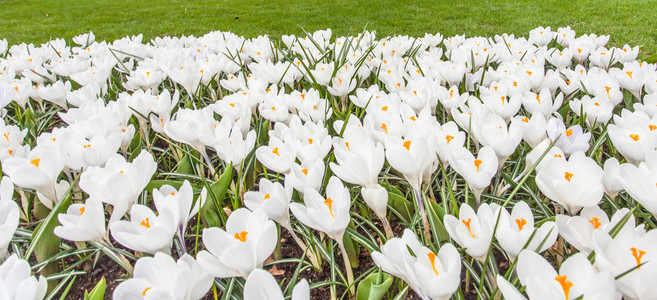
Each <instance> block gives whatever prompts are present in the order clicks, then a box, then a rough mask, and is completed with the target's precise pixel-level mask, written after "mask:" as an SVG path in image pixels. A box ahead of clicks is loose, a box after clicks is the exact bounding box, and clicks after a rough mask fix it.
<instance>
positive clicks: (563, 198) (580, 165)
mask: <svg viewBox="0 0 657 300" xmlns="http://www.w3.org/2000/svg"><path fill="white" fill-rule="evenodd" d="M603 176H604V171H602V168H600V166H598V164H597V163H596V162H595V161H594V160H593V159H592V158H590V157H587V156H586V155H584V152H581V151H578V152H575V153H574V154H573V155H571V156H570V159H568V161H566V159H565V158H562V157H553V158H550V159H549V160H548V161H546V162H545V166H544V167H543V168H541V169H540V170H538V173H537V175H536V185H537V186H538V188H539V189H540V190H541V192H542V193H543V194H545V196H547V197H548V198H550V199H551V200H552V201H555V202H557V203H559V204H560V205H561V206H563V207H564V208H565V209H566V210H567V211H568V213H570V214H571V215H572V214H576V213H577V212H578V211H579V210H580V209H582V208H583V207H591V206H595V205H597V204H598V203H599V202H600V200H602V194H603V193H604V185H603V184H602V177H603Z"/></svg>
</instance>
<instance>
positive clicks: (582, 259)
mask: <svg viewBox="0 0 657 300" xmlns="http://www.w3.org/2000/svg"><path fill="white" fill-rule="evenodd" d="M516 272H517V273H518V278H519V279H520V283H521V284H522V285H523V286H525V287H526V290H525V292H526V293H527V295H528V296H529V299H532V300H534V299H545V300H548V299H564V300H569V299H570V300H572V299H577V298H579V297H581V296H583V297H584V299H609V300H611V299H615V288H614V277H613V276H612V275H611V273H610V272H605V271H602V272H599V271H597V270H596V268H594V267H593V266H592V265H591V263H590V262H589V261H588V259H586V256H584V254H581V253H576V254H574V255H573V256H571V257H569V258H567V259H566V260H565V261H564V262H563V264H561V268H560V269H559V272H557V271H555V270H554V268H553V267H552V265H551V264H550V263H549V262H547V261H546V260H545V258H543V257H541V256H540V255H539V254H536V253H535V252H533V251H529V250H523V251H522V252H520V256H518V264H517V267H516ZM500 278H501V277H498V281H499V280H500ZM502 280H503V278H502ZM510 288H511V287H508V285H507V286H506V287H505V288H502V287H500V289H501V291H502V293H503V295H504V297H505V298H507V299H517V298H516V297H517V296H518V295H519V294H516V293H509V290H510ZM516 292H517V291H516ZM514 296H515V297H514Z"/></svg>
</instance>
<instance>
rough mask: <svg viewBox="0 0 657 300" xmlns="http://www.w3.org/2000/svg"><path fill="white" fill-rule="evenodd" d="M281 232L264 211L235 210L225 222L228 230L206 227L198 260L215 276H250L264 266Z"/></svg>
mask: <svg viewBox="0 0 657 300" xmlns="http://www.w3.org/2000/svg"><path fill="white" fill-rule="evenodd" d="M277 240H278V233H277V232H276V225H275V224H274V222H272V221H271V220H269V219H268V218H267V215H266V214H265V212H264V211H262V210H256V211H254V212H251V211H250V210H248V209H246V208H240V209H237V210H235V211H234V212H233V213H232V214H230V216H229V217H228V221H226V230H223V229H220V228H216V227H213V228H206V229H203V244H204V245H205V248H206V249H207V250H203V251H200V252H199V253H198V256H197V259H198V261H199V263H201V265H203V268H205V269H206V270H207V271H208V273H210V274H211V275H212V276H214V277H219V278H227V277H237V276H240V277H242V278H248V277H249V274H251V271H253V270H255V269H257V268H262V264H263V263H264V262H265V259H267V257H269V256H270V255H271V254H272V252H274V248H276V241H277Z"/></svg>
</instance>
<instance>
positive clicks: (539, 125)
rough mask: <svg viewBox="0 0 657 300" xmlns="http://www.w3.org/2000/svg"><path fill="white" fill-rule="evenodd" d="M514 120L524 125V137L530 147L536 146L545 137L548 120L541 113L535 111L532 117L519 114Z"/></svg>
mask: <svg viewBox="0 0 657 300" xmlns="http://www.w3.org/2000/svg"><path fill="white" fill-rule="evenodd" d="M514 120H515V121H516V122H518V123H519V124H520V126H521V127H522V131H523V134H522V139H523V140H524V141H525V142H527V144H529V146H530V147H532V148H535V147H536V146H537V145H538V144H539V143H540V142H541V141H543V140H544V139H545V129H546V127H547V122H546V121H545V117H544V116H543V115H542V114H541V113H535V114H533V115H532V116H531V118H528V117H523V116H517V117H515V118H514Z"/></svg>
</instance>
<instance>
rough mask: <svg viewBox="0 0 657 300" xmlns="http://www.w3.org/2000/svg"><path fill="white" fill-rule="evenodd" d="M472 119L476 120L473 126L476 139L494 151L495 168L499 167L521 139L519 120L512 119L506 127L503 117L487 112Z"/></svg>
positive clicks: (521, 131)
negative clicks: (495, 158) (495, 157)
mask: <svg viewBox="0 0 657 300" xmlns="http://www.w3.org/2000/svg"><path fill="white" fill-rule="evenodd" d="M473 121H475V122H476V124H475V125H473V127H474V134H475V135H476V136H477V140H478V141H479V142H480V143H481V144H482V145H484V146H487V147H490V148H491V149H493V150H494V151H495V155H496V156H497V168H498V169H501V168H502V166H503V165H504V162H505V161H506V159H507V158H509V156H511V154H513V152H515V151H516V147H518V144H520V141H521V140H522V136H523V128H522V125H521V124H520V123H521V122H520V121H518V120H517V119H513V121H511V124H510V125H509V126H508V128H507V125H506V123H505V122H504V119H502V117H500V116H498V115H496V114H487V115H485V116H483V117H479V118H477V119H476V120H473ZM482 150H483V149H482ZM480 153H481V152H480Z"/></svg>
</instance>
